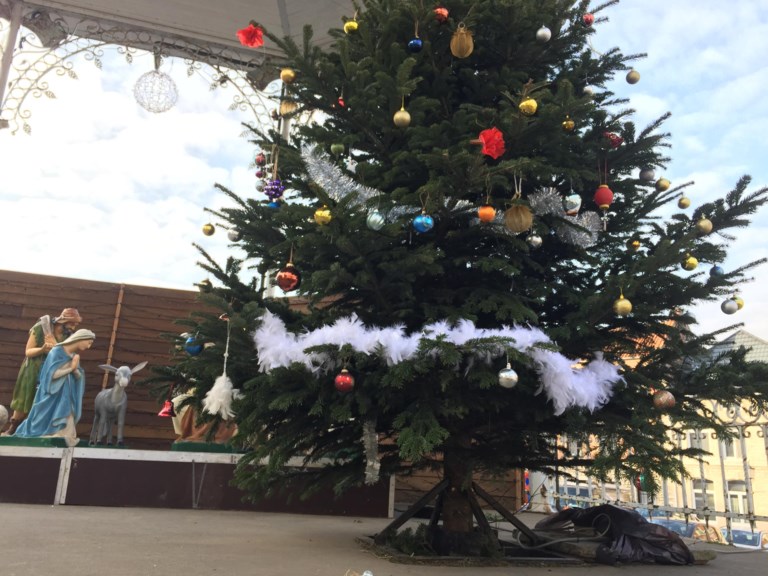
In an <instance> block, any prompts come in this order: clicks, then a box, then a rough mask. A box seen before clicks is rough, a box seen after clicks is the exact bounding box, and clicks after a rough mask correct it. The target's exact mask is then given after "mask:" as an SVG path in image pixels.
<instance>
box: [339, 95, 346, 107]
mask: <svg viewBox="0 0 768 576" xmlns="http://www.w3.org/2000/svg"><path fill="white" fill-rule="evenodd" d="M337 102H338V103H339V106H340V107H341V108H344V107H345V106H346V105H347V103H346V102H344V97H343V96H339V99H338V100H337Z"/></svg>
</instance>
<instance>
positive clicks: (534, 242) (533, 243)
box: [525, 234, 543, 250]
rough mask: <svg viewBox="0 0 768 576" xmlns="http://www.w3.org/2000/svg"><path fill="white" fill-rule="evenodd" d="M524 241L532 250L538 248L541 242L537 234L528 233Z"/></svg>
mask: <svg viewBox="0 0 768 576" xmlns="http://www.w3.org/2000/svg"><path fill="white" fill-rule="evenodd" d="M525 241H526V243H527V244H528V246H530V247H531V248H533V249H534V250H535V249H536V248H540V247H541V243H542V242H543V240H542V239H541V236H539V235H538V234H529V235H528V237H527V238H526V239H525Z"/></svg>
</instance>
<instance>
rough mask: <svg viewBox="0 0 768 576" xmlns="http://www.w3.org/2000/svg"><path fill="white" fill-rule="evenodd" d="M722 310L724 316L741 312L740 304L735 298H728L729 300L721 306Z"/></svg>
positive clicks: (724, 301)
mask: <svg viewBox="0 0 768 576" xmlns="http://www.w3.org/2000/svg"><path fill="white" fill-rule="evenodd" d="M720 310H722V311H723V313H724V314H736V312H738V311H739V303H738V302H736V300H734V299H733V298H728V299H727V300H723V303H722V304H720Z"/></svg>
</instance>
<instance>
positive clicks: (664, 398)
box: [653, 390, 677, 410]
mask: <svg viewBox="0 0 768 576" xmlns="http://www.w3.org/2000/svg"><path fill="white" fill-rule="evenodd" d="M676 403H677V401H676V400H675V396H674V395H673V394H672V392H670V391H669V390H657V391H656V392H654V393H653V405H654V406H655V407H656V408H658V409H659V410H669V409H671V408H674V407H675V404H676Z"/></svg>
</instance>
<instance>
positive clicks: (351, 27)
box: [344, 20, 357, 34]
mask: <svg viewBox="0 0 768 576" xmlns="http://www.w3.org/2000/svg"><path fill="white" fill-rule="evenodd" d="M344 32H345V33H346V34H352V33H353V32H357V20H347V21H346V22H344Z"/></svg>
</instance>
